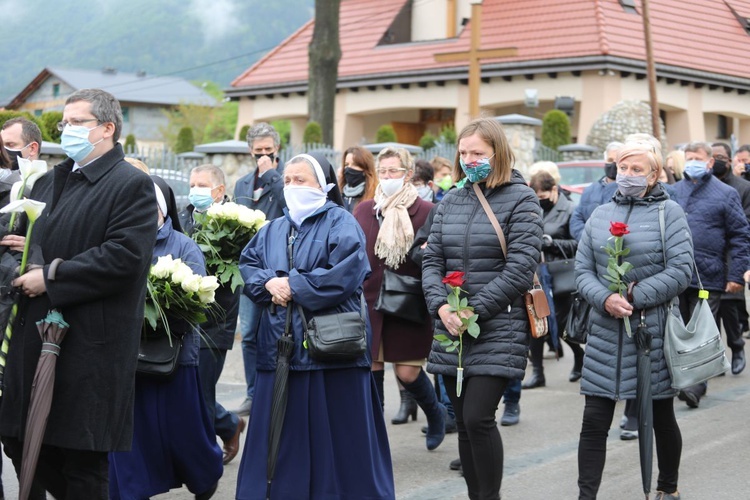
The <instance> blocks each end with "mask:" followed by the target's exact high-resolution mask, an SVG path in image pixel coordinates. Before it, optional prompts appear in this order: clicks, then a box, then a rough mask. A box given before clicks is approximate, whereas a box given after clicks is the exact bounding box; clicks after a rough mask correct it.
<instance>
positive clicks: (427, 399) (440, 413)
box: [401, 370, 448, 450]
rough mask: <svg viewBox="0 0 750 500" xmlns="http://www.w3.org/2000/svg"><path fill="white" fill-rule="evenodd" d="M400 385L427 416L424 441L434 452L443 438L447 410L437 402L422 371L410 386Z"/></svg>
mask: <svg viewBox="0 0 750 500" xmlns="http://www.w3.org/2000/svg"><path fill="white" fill-rule="evenodd" d="M401 385H403V386H404V388H405V389H406V390H407V391H409V392H410V393H412V395H413V396H414V399H416V400H417V403H418V404H419V407H420V408H422V410H423V411H424V413H425V415H427V436H426V439H425V441H426V444H427V449H428V450H434V449H435V448H437V447H438V446H440V443H442V442H443V439H444V438H445V419H446V417H447V415H448V410H446V408H445V406H443V405H442V404H441V403H440V402H439V401H438V399H437V395H436V394H435V387H434V386H433V385H432V383H430V379H429V378H428V377H427V374H426V373H425V372H424V370H420V371H419V376H418V377H417V380H415V381H414V382H412V383H411V384H407V383H405V382H404V381H403V380H402V381H401Z"/></svg>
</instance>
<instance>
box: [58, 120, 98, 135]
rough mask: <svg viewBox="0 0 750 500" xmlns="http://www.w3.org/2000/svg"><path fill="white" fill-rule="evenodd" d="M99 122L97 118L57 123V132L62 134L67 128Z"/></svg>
mask: <svg viewBox="0 0 750 500" xmlns="http://www.w3.org/2000/svg"><path fill="white" fill-rule="evenodd" d="M98 121H99V120H98V119H97V118H87V119H85V120H70V121H69V122H58V123H57V130H59V131H60V132H62V131H63V130H64V129H65V127H66V126H68V125H73V126H74V127H80V126H81V125H83V124H84V123H88V122H98Z"/></svg>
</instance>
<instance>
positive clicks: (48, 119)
mask: <svg viewBox="0 0 750 500" xmlns="http://www.w3.org/2000/svg"><path fill="white" fill-rule="evenodd" d="M62 119H63V114H62V111H47V112H46V113H42V116H40V117H39V121H40V122H41V123H42V125H43V128H42V135H44V131H45V130H46V131H47V134H48V135H49V137H50V140H51V141H52V142H57V143H59V142H60V136H61V135H62V132H60V131H59V130H57V124H58V123H60V122H61V121H62Z"/></svg>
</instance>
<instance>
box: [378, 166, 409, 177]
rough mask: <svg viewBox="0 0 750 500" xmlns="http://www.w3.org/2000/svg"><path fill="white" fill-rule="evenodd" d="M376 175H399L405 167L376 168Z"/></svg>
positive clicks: (404, 170)
mask: <svg viewBox="0 0 750 500" xmlns="http://www.w3.org/2000/svg"><path fill="white" fill-rule="evenodd" d="M376 172H377V173H378V177H399V176H400V175H401V173H402V172H406V169H405V168H379V169H377V170H376Z"/></svg>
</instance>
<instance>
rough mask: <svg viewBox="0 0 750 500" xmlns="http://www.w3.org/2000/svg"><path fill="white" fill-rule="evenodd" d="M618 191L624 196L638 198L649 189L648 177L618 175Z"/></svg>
mask: <svg viewBox="0 0 750 500" xmlns="http://www.w3.org/2000/svg"><path fill="white" fill-rule="evenodd" d="M616 180H617V190H618V191H620V193H621V194H623V195H624V196H632V197H634V198H635V197H638V196H640V195H642V194H643V192H644V191H646V189H647V188H648V176H646V175H622V174H617V179H616Z"/></svg>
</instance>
